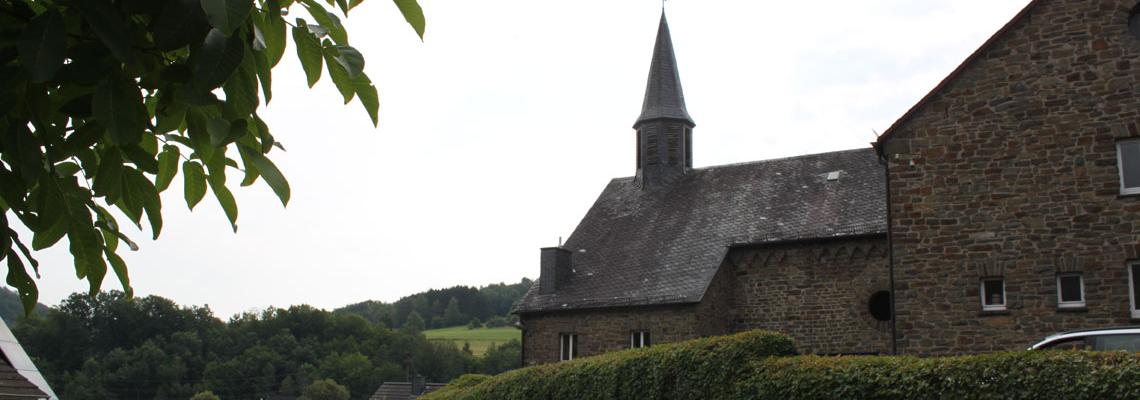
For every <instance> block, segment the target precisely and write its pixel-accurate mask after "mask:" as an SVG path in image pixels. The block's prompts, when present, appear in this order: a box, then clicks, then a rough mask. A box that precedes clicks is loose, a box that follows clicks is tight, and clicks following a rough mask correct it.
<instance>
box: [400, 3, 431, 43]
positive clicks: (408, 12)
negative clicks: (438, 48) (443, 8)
mask: <svg viewBox="0 0 1140 400" xmlns="http://www.w3.org/2000/svg"><path fill="white" fill-rule="evenodd" d="M392 1H394V2H396V7H397V8H399V9H400V13H401V14H404V20H406V21H408V24H409V25H411V26H412V29H415V30H416V35H419V37H420V40H423V39H424V26H425V25H426V24H427V22H426V21H424V10H423V9H422V8H420V3H417V2H416V0H392Z"/></svg>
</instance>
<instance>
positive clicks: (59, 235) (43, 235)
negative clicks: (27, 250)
mask: <svg viewBox="0 0 1140 400" xmlns="http://www.w3.org/2000/svg"><path fill="white" fill-rule="evenodd" d="M68 228H70V227H69V226H68V224H67V218H56V220H55V222H54V223H52V224H51V225H50V226H48V227H47V229H44V230H42V231H38V232H35V234H34V235H33V236H32V249H34V250H36V251H39V250H43V249H46V248H48V247H51V246H53V245H55V244H56V243H58V242H59V240H60V239H63V236H64V235H66V234H67V230H68Z"/></svg>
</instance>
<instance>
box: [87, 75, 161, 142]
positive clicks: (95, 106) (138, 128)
mask: <svg viewBox="0 0 1140 400" xmlns="http://www.w3.org/2000/svg"><path fill="white" fill-rule="evenodd" d="M91 102H92V104H91V109H92V110H93V111H94V112H95V118H96V119H98V120H99V122H100V123H101V124H102V125H103V127H104V128H106V129H107V133H110V134H111V139H112V140H113V141H114V142H115V143H116V144H120V145H128V144H135V143H138V142H139V140H142V134H143V131H144V130H146V126H147V119H148V118H147V112H146V108H145V106H143V100H142V93H141V92H140V91H139V87H138V86H137V85H136V84H135V82H134V81H133V80H130V79H118V78H116V77H113V76H112V77H108V78H107V79H105V80H103V81H102V82H100V83H99V87H98V88H97V89H95V97H94V98H92V100H91Z"/></svg>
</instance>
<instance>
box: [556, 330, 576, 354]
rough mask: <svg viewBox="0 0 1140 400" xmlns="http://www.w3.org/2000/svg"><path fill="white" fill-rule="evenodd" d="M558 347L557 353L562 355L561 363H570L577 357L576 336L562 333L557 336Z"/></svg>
mask: <svg viewBox="0 0 1140 400" xmlns="http://www.w3.org/2000/svg"><path fill="white" fill-rule="evenodd" d="M558 339H559V342H561V343H560V345H559V346H558V347H559V351H560V352H561V353H562V355H561V358H559V359H560V360H562V361H570V360H573V359H575V358H577V357H578V335H575V334H573V333H563V334H560V335H558Z"/></svg>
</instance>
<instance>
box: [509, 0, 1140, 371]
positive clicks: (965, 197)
mask: <svg viewBox="0 0 1140 400" xmlns="http://www.w3.org/2000/svg"><path fill="white" fill-rule="evenodd" d="M695 127H696V124H695V123H694V120H693V118H692V117H691V116H690V115H689V114H688V111H687V110H686V108H685V99H684V94H683V92H682V89H681V80H680V75H679V74H678V68H677V58H676V56H675V54H674V52H673V46H672V42H671V38H670V33H669V26H668V24H667V22H666V20H665V17H664V15H662V18H661V21H660V25H659V27H658V34H657V38H656V44H655V47H654V51H653V56H652V60H651V63H650V71H649V79H648V82H647V85H646V91H645V98H644V100H643V105H642V112H641V115H640V116H638V117H637V119H636V122H635V123H634V126H633V128H634V130H635V132H636V142H637V149H636V152H637V169H636V171H634V175H633V176H630V177H623V178H616V179H613V180H611V181H610V182H609V184H608V185H607V186H606V188H605V190H604V191H603V192H602V194H601V195H600V196H599V198H598V199H597V200H596V201H595V203H594V205H593V206H592V207H591V208H590V210H589V211H588V212H587V213H586V216H585V217H584V218H583V219H582V221H581V223H580V224H579V225H578V226H577V228H576V229H575V230H574V232H573V234H572V235H571V236H570V237H569V239H568V240H567V241H566V243H564V244H563V245H561V246H559V247H552V248H544V249H541V250H540V262H539V264H540V265H539V269H540V276H539V279H538V280H537V281H536V283H535V285H534V286H533V287H532V288H531V289H530V291H528V293H527V294H526V295H525V296H524V297H523V299H522V301H521V302H520V304H519V305H518V306H517V307H516V309H515V313H516V314H518V315H519V319H520V325H521V328H522V329H523V362H524V364H525V365H533V364H540V363H549V362H557V361H564V360H570V359H574V358H578V357H585V356H590V355H596V354H601V353H604V352H609V351H616V350H621V349H628V348H637V347H644V346H650V345H653V344H656V343H667V342H674V341H680V340H686V339H692V338H697V337H702V336H712V335H723V334H728V333H733V332H738V331H743V330H750V329H768V330H773V331H778V332H783V333H785V334H788V335H790V336H792V337H793V338H794V339H795V340H796V343H797V345H798V346H799V348H800V351H801V352H804V353H815V354H913V355H951V354H970V353H980V352H987V351H999V350H1019V349H1024V348H1026V347H1028V346H1029V345H1030V344H1032V343H1034V342H1036V341H1038V340H1040V339H1041V338H1043V337H1044V336H1046V335H1048V334H1051V333H1055V332H1058V331H1064V330H1071V329H1080V328H1092V327H1104V326H1115V325H1127V324H1130V323H1136V322H1140V308H1138V307H1137V297H1140V254H1138V250H1140V234H1138V233H1137V232H1138V229H1140V4H1138V3H1137V0H1102V1H1095V2H1090V1H1085V0H1033V1H1031V2H1030V3H1029V4H1028V5H1027V6H1026V7H1025V8H1024V9H1023V10H1022V11H1021V12H1020V13H1019V14H1018V15H1017V16H1015V17H1014V18H1013V19H1012V20H1010V21H1009V22H1008V23H1007V24H1006V25H1005V26H1004V27H1002V28H1001V29H1000V30H999V31H998V32H997V33H996V34H994V35H993V36H992V37H991V38H990V39H989V40H987V41H986V42H985V43H984V44H982V45H981V47H980V48H979V49H978V50H977V51H975V52H974V53H973V54H972V55H971V56H970V57H968V58H967V59H966V60H965V61H964V62H962V64H961V65H960V66H959V67H958V68H957V69H955V70H954V71H953V72H952V73H951V74H950V75H949V76H947V77H946V78H945V79H944V80H943V81H942V82H940V83H939V84H938V85H937V86H936V87H935V88H934V89H933V90H931V91H930V92H929V94H927V95H926V96H925V97H924V98H922V99H921V100H920V101H919V102H918V103H917V104H915V105H914V106H913V107H912V108H911V109H910V110H908V111H907V112H906V113H905V114H903V115H902V116H901V117H900V118H899V119H898V120H897V121H896V122H895V123H894V124H893V125H892V126H891V127H890V128H889V129H887V130H886V131H885V132H884V133H883V134H882V135H880V136H879V137H878V139H877V140H876V141H875V142H874V143H872V144H871V146H869V147H867V148H863V149H853V150H847V151H838V152H829V153H821V154H810V155H803V156H798V157H790V158H782V159H773V160H763V161H756V162H749V163H741V164H731V165H722V166H713V167H706V168H693V167H692V162H691V160H692V155H693V152H694V151H699V149H693V147H692V135H693V132H694V128H695Z"/></svg>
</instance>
